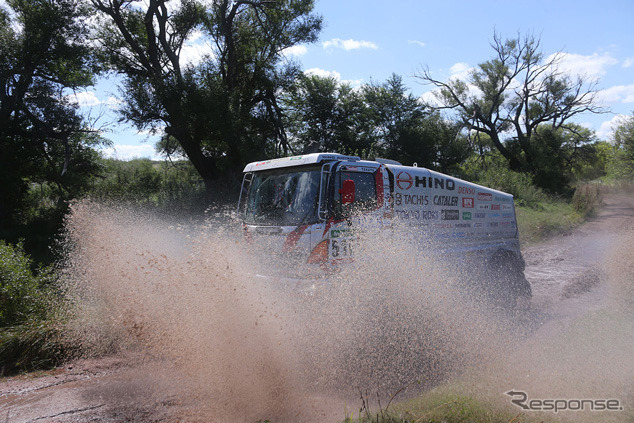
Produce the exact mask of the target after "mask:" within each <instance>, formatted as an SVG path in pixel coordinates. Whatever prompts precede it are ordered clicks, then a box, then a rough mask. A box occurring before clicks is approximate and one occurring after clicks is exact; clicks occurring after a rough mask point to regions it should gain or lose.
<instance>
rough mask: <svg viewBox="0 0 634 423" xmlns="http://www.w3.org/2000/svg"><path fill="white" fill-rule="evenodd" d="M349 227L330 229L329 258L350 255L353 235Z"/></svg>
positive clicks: (334, 258) (335, 258)
mask: <svg viewBox="0 0 634 423" xmlns="http://www.w3.org/2000/svg"><path fill="white" fill-rule="evenodd" d="M352 235H353V234H352V231H351V230H350V229H332V230H331V231H330V247H329V250H330V251H329V253H330V258H331V259H333V260H337V259H345V258H349V257H352V254H353V250H354V247H353V246H354V237H353V236H352Z"/></svg>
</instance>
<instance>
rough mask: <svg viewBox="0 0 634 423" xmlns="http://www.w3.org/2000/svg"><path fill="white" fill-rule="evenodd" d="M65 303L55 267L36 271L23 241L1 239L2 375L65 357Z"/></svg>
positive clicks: (55, 362) (43, 365) (40, 365)
mask: <svg viewBox="0 0 634 423" xmlns="http://www.w3.org/2000/svg"><path fill="white" fill-rule="evenodd" d="M62 304H63V300H62V298H61V295H60V293H59V291H58V290H57V277H56V275H55V273H54V272H53V270H52V269H51V268H40V269H38V270H37V271H33V270H32V261H31V259H30V257H29V256H27V255H26V254H25V253H24V249H23V247H22V244H18V245H15V246H13V245H10V244H7V243H5V242H4V241H0V375H4V374H8V373H13V372H15V371H20V370H34V369H38V368H43V367H48V366H51V365H56V364H58V363H59V362H60V361H61V360H62V358H63V357H64V355H63V354H61V351H62V350H63V349H64V346H63V343H62V342H61V337H60V336H59V335H60V330H59V329H58V328H59V325H58V324H57V322H58V320H59V319H60V316H61V313H60V312H61V310H62V309H63V307H62Z"/></svg>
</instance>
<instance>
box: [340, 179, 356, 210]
mask: <svg viewBox="0 0 634 423" xmlns="http://www.w3.org/2000/svg"><path fill="white" fill-rule="evenodd" d="M355 191H356V188H355V185H354V181H353V180H352V179H346V180H345V181H343V182H342V183H341V189H340V190H339V194H341V204H343V205H344V206H345V205H347V204H352V203H354V197H355Z"/></svg>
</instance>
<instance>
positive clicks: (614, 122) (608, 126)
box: [597, 115, 626, 140]
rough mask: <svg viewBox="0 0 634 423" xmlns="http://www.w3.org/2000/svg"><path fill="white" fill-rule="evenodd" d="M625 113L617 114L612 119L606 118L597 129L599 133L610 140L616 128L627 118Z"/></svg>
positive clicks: (601, 136) (601, 137)
mask: <svg viewBox="0 0 634 423" xmlns="http://www.w3.org/2000/svg"><path fill="white" fill-rule="evenodd" d="M625 117H626V116H625V115H616V116H614V117H613V118H612V119H610V120H606V121H605V122H603V123H602V124H601V126H600V127H599V129H598V130H597V135H598V136H599V138H600V139H602V140H609V139H611V138H612V134H613V133H614V129H615V128H616V127H617V126H618V125H619V124H620V123H621V120H622V119H623V118H625Z"/></svg>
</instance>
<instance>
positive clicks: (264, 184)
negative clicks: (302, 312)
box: [238, 153, 531, 305]
mask: <svg viewBox="0 0 634 423" xmlns="http://www.w3.org/2000/svg"><path fill="white" fill-rule="evenodd" d="M238 215H239V216H240V219H241V220H242V227H243V231H244V236H245V237H246V239H247V240H248V242H249V243H251V244H256V245H261V246H265V250H266V254H267V255H268V256H270V257H279V256H286V257H293V259H294V260H295V262H296V263H297V262H301V263H303V264H306V265H308V267H310V266H311V265H312V266H315V267H319V268H322V269H323V268H334V267H336V268H342V267H344V268H345V266H342V264H343V263H346V262H348V261H351V260H354V251H355V242H356V235H355V225H356V224H358V222H359V221H360V220H359V219H363V222H364V224H363V226H364V229H365V232H366V233H367V232H368V230H369V231H370V232H372V227H376V236H384V235H383V234H384V233H385V231H384V229H385V228H386V227H390V226H394V225H396V224H398V226H399V227H401V228H402V227H405V228H406V231H407V232H408V233H410V234H411V235H412V236H411V237H409V239H408V240H407V241H403V242H407V243H411V242H418V243H421V244H423V245H422V248H420V247H419V250H422V251H424V249H425V248H424V246H425V243H429V245H430V246H431V245H433V246H434V247H433V250H434V252H435V253H437V254H438V252H439V251H442V254H443V256H445V257H447V256H448V257H454V259H455V260H456V261H457V262H464V261H465V260H466V259H468V261H469V262H470V263H476V264H478V267H479V268H480V269H481V270H483V275H484V276H483V277H482V278H481V280H487V281H491V280H494V281H496V283H488V284H487V285H488V287H489V288H488V289H489V290H490V291H491V290H492V291H493V292H489V293H492V294H494V296H495V297H496V298H498V299H502V301H503V302H504V303H505V304H507V305H508V304H515V302H516V300H518V299H519V298H522V297H523V298H529V297H530V296H531V288H530V285H529V284H528V282H527V281H526V279H525V277H524V260H523V258H522V255H521V252H520V244H519V238H518V229H517V221H516V217H515V207H514V203H513V196H512V195H511V194H507V193H504V192H500V191H497V190H494V189H491V188H487V187H484V186H481V185H477V184H474V183H471V182H467V181H464V180H461V179H458V178H454V177H452V176H449V175H445V174H442V173H438V172H435V171H433V170H429V169H425V168H422V167H417V166H416V165H414V166H404V165H402V164H400V163H398V162H396V161H393V160H387V159H376V160H361V159H360V158H359V157H356V156H348V155H342V154H336V153H313V154H306V155H301V156H294V157H285V158H279V159H272V160H264V161H259V162H253V163H249V164H248V165H246V167H245V168H244V177H243V181H242V189H241V194H240V200H239V202H238ZM368 222H370V223H368ZM368 226H370V229H368ZM379 233H380V234H381V235H379ZM369 236H373V235H372V233H371V234H370V235H369ZM430 249H431V248H430ZM454 259H452V260H454ZM278 267H284V269H278V270H284V271H287V270H288V269H289V267H290V266H287V265H283V266H278ZM306 268H307V267H306V266H304V267H303V269H306ZM344 271H345V270H344Z"/></svg>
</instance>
